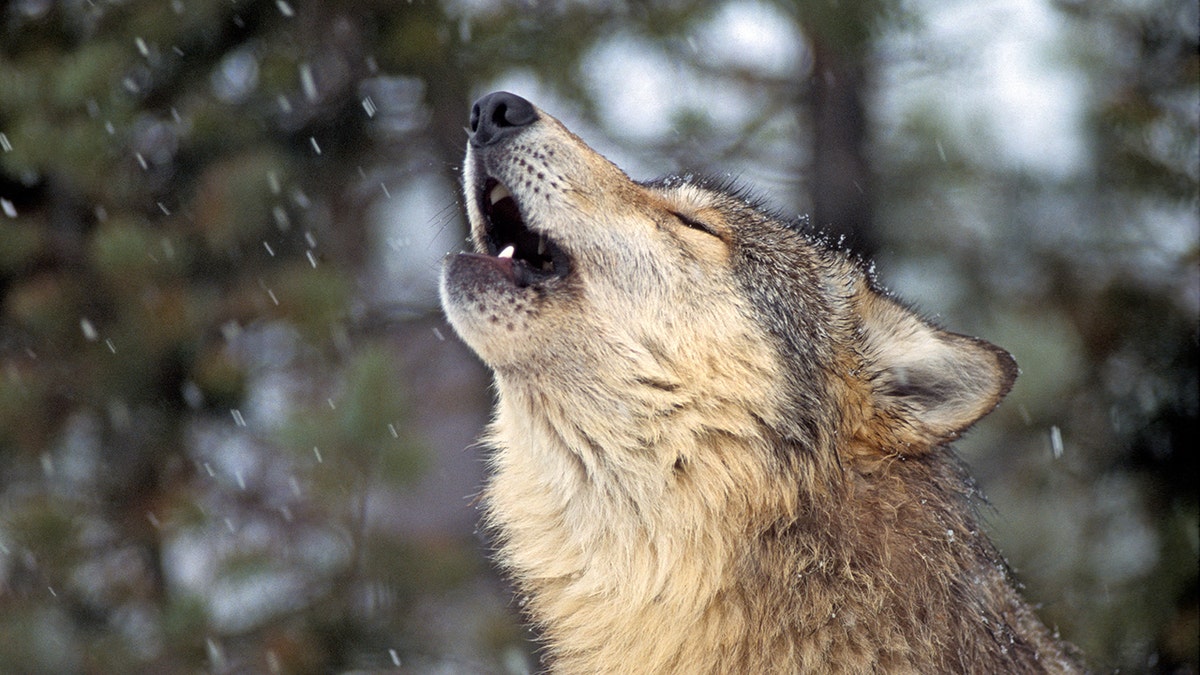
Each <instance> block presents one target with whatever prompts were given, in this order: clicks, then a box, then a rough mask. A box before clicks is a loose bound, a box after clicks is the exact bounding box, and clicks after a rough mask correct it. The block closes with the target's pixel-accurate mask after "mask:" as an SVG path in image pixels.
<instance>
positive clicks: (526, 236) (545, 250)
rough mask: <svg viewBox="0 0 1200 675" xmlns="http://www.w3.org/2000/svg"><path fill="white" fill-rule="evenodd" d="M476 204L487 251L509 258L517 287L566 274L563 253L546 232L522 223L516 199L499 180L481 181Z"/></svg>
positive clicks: (566, 260) (566, 261) (568, 268)
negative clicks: (482, 184)
mask: <svg viewBox="0 0 1200 675" xmlns="http://www.w3.org/2000/svg"><path fill="white" fill-rule="evenodd" d="M480 204H482V206H483V209H482V210H483V216H484V242H485V243H486V245H487V252H488V254H489V255H494V256H496V257H498V258H502V259H510V260H512V277H513V281H515V282H516V284H517V285H518V286H529V285H532V284H536V283H539V282H543V281H547V280H549V279H553V278H556V277H564V276H566V275H567V272H568V271H570V259H569V258H568V257H567V254H566V253H565V252H564V251H563V250H562V249H561V248H560V247H559V246H558V245H557V244H556V243H554V241H553V240H551V239H549V238H548V237H546V235H544V234H540V233H538V232H535V231H533V230H531V229H530V228H529V226H528V225H526V223H525V220H524V218H522V217H521V209H520V208H519V206H518V205H517V201H516V199H514V198H513V195H512V192H510V191H509V189H508V188H507V187H505V185H504V184H503V183H501V182H500V181H498V180H496V179H494V178H488V179H487V180H486V181H484V186H483V192H482V194H481V195H480Z"/></svg>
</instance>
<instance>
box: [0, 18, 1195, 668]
mask: <svg viewBox="0 0 1200 675" xmlns="http://www.w3.org/2000/svg"><path fill="white" fill-rule="evenodd" d="M1198 21H1200V19H1198V17H1197V4H1196V2H1195V1H1194V0H997V1H994V2H984V1H982V0H977V1H966V0H963V1H953V2H952V1H949V0H863V1H861V2H836V1H835V0H798V1H796V2H785V1H783V0H777V1H772V0H745V1H741V0H734V1H730V2H709V1H702V0H699V1H695V2H683V1H675V2H656V3H635V2H627V3H626V2H611V3H610V2H589V1H587V0H575V1H570V0H561V1H558V2H551V1H546V2H533V1H525V2H518V1H510V0H445V1H443V2H433V1H428V2H426V1H421V0H414V1H411V2H392V1H389V0H325V1H316V0H169V1H167V0H87V1H84V0H0V672H5V673H50V672H54V673H195V672H211V673H259V672H263V673H337V672H351V671H356V672H361V671H398V672H407V673H521V672H527V671H529V670H530V669H534V668H536V662H537V659H536V650H535V648H533V647H531V645H530V643H529V642H528V640H529V634H528V633H527V632H526V631H525V630H524V629H523V628H522V627H521V626H520V622H519V620H518V618H517V615H516V608H515V607H514V604H513V602H512V601H511V600H510V597H509V595H508V592H507V591H506V589H505V587H504V585H503V582H502V581H501V580H498V579H497V578H496V577H495V576H494V574H493V572H492V571H490V568H489V566H488V563H487V560H486V544H485V543H484V542H482V541H481V540H480V538H479V537H478V536H477V534H476V533H475V530H474V523H475V517H476V516H475V512H474V509H473V506H472V505H471V502H470V499H471V495H472V494H473V493H474V492H475V490H476V488H477V486H478V485H479V484H480V481H481V480H482V475H483V468H482V459H481V453H482V451H481V450H480V449H479V448H477V447H475V446H473V445H472V439H473V438H474V437H475V435H476V434H477V433H478V431H479V429H480V428H481V427H482V425H483V424H484V423H485V421H486V418H487V414H488V413H487V409H488V406H489V403H490V400H489V396H490V394H489V390H488V377H487V374H486V373H485V371H484V370H483V368H482V367H481V366H480V365H479V363H478V362H477V361H476V360H475V359H474V358H473V357H472V356H471V355H470V354H469V353H468V352H467V351H466V350H465V349H464V348H463V347H462V346H461V345H460V344H459V343H458V342H457V341H456V340H455V339H454V337H453V335H452V332H451V331H450V330H449V328H448V327H447V326H446V324H445V323H444V321H443V319H442V318H441V316H440V312H439V310H438V308H437V300H436V291H435V278H436V274H437V270H438V266H439V261H440V258H441V256H442V255H443V254H445V253H446V252H447V251H450V250H456V249H458V248H460V247H461V246H462V245H463V237H464V234H465V228H464V223H463V218H462V214H461V208H460V199H459V196H458V193H457V180H458V179H457V175H458V171H459V162H460V161H461V156H462V151H463V146H464V143H465V138H466V137H465V133H464V131H463V127H464V125H465V124H466V121H467V115H468V110H469V106H470V103H471V102H472V100H473V99H474V98H475V97H477V96H479V95H481V94H483V93H486V92H488V91H491V90H493V89H501V88H502V89H508V90H511V91H514V92H516V93H519V94H521V95H523V96H525V97H527V98H529V99H531V100H533V101H534V102H535V103H537V104H538V105H539V106H541V107H543V108H545V109H546V110H548V111H550V112H552V113H553V114H555V115H557V116H559V117H560V118H561V119H563V120H564V121H565V122H566V123H567V124H568V125H569V126H571V127H572V128H573V129H575V130H576V131H577V132H578V133H580V135H582V136H583V137H584V138H585V139H587V140H588V141H589V142H591V143H592V144H593V145H594V146H595V147H597V148H598V149H600V150H601V151H602V152H604V153H606V154H607V155H608V156H609V157H610V158H612V159H613V160H614V161H616V162H617V163H618V164H620V165H621V166H623V167H624V168H626V169H627V170H628V171H629V172H630V173H631V175H633V176H634V177H637V178H652V177H655V176H658V175H662V174H665V173H670V172H697V173H709V174H719V175H726V174H729V175H732V176H734V177H736V178H738V179H739V180H741V181H742V182H744V183H747V184H749V185H752V186H754V187H755V188H756V189H757V191H758V192H759V193H760V194H762V195H763V196H764V197H765V198H766V199H767V200H768V202H770V203H772V204H774V205H775V206H777V207H779V208H781V209H783V210H784V211H785V212H792V213H796V214H797V215H800V214H803V215H804V217H807V218H809V219H810V220H811V221H812V222H813V223H814V224H816V225H818V226H820V227H822V228H826V229H829V230H831V231H832V232H833V233H835V234H836V235H838V236H844V237H845V241H846V242H847V245H848V246H853V247H854V248H856V249H858V250H860V251H863V252H865V253H867V254H869V255H871V256H872V257H873V258H874V259H875V260H876V261H877V269H878V272H879V275H880V278H881V279H882V280H883V282H884V283H885V284H887V285H888V286H889V287H891V288H892V289H893V290H895V291H896V292H897V293H899V294H900V295H901V296H903V297H906V298H907V299H909V300H911V301H913V302H915V304H917V306H919V307H920V308H922V309H923V310H925V311H927V312H930V313H932V314H934V315H935V316H936V317H937V318H938V319H939V320H941V321H942V322H943V323H944V324H946V325H947V326H949V327H951V328H952V329H954V330H957V331H962V332H971V333H974V334H979V335H982V336H986V337H987V339H989V340H991V341H993V342H995V343H997V344H999V345H1002V346H1004V347H1005V348H1007V349H1008V350H1010V351H1011V352H1012V353H1013V354H1014V355H1015V356H1016V358H1017V360H1018V362H1019V363H1020V364H1021V367H1022V376H1021V378H1020V380H1019V381H1018V383H1017V386H1016V389H1015V390H1014V391H1013V393H1012V395H1011V396H1010V397H1009V398H1008V399H1007V402H1006V403H1005V404H1004V405H1003V406H1001V408H1000V409H999V410H997V412H996V413H994V414H993V415H992V416H991V417H989V418H988V419H987V420H985V422H984V423H982V424H981V425H979V427H977V428H976V430H975V431H974V432H973V434H971V435H970V436H968V437H967V438H966V439H965V440H964V441H963V442H962V443H961V444H960V446H959V449H960V451H961V452H962V454H963V455H964V456H965V457H966V458H967V460H968V462H969V463H970V464H971V466H972V467H973V469H974V471H975V473H976V475H977V476H978V477H979V479H980V480H981V482H982V485H983V487H984V490H985V491H986V492H987V493H988V494H989V496H990V498H991V501H992V503H993V505H994V506H995V507H996V509H995V512H994V513H991V514H989V515H988V520H989V521H990V525H991V529H992V531H993V532H994V534H995V535H996V537H997V539H998V541H999V543H1000V546H1001V548H1002V550H1004V552H1005V553H1006V555H1007V556H1008V558H1009V560H1010V562H1011V563H1012V565H1013V566H1014V568H1015V569H1016V570H1017V573H1018V575H1019V578H1020V579H1021V580H1022V581H1023V582H1024V583H1025V584H1026V587H1027V593H1028V595H1029V596H1030V597H1031V598H1032V599H1033V600H1034V601H1035V602H1037V603H1038V604H1039V605H1040V607H1041V614H1042V616H1043V617H1044V618H1045V619H1046V621H1047V622H1049V623H1051V624H1052V625H1055V626H1057V627H1058V628H1059V629H1060V630H1061V632H1062V634H1063V635H1064V636H1065V637H1066V638H1068V639H1070V640H1072V641H1074V642H1076V643H1077V644H1079V645H1080V646H1081V647H1082V648H1083V649H1084V650H1085V651H1086V652H1087V653H1088V654H1089V656H1090V659H1091V661H1092V664H1093V666H1095V667H1096V668H1097V670H1099V671H1101V672H1111V671H1113V670H1115V669H1120V670H1121V671H1122V672H1162V673H1195V672H1197V669H1198V657H1197V649H1198V647H1197V642H1198V637H1197V636H1198V635H1200V620H1198V615H1197V568H1198V566H1200V562H1198V560H1200V553H1198V551H1200V530H1198V527H1200V526H1198V520H1200V518H1198V508H1200V507H1198V504H1197V485H1198V482H1197V470H1196V466H1197V452H1196V441H1197V438H1196V436H1197V434H1196V417H1197V349H1198V348H1197V329H1198V325H1197V324H1198V306H1200V265H1198V263H1200V259H1198V244H1197V239H1198V236H1200V224H1198V215H1197V209H1198V207H1200V204H1198V196H1200V192H1198V178H1200V136H1198V126H1200V60H1198V57H1197V55H1198V44H1197V43H1198V40H1197V37H1198Z"/></svg>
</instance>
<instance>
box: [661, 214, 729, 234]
mask: <svg viewBox="0 0 1200 675" xmlns="http://www.w3.org/2000/svg"><path fill="white" fill-rule="evenodd" d="M671 215H673V216H675V217H676V218H678V219H679V222H681V223H683V224H684V225H686V226H688V227H689V228H691V229H693V230H698V231H700V232H703V233H705V234H707V235H711V236H714V237H717V238H720V236H721V235H719V234H717V231H716V230H714V229H713V228H712V227H710V226H709V225H708V224H706V223H702V222H700V221H699V220H696V219H695V218H690V217H688V216H685V215H683V214H682V213H679V212H676V211H672V212H671Z"/></svg>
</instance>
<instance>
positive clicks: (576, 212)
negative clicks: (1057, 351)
mask: <svg viewBox="0 0 1200 675" xmlns="http://www.w3.org/2000/svg"><path fill="white" fill-rule="evenodd" d="M470 132H471V136H470V142H469V144H468V150H467V157H466V160H465V164H464V168H463V184H464V190H465V193H466V204H467V212H468V216H469V219H470V222H471V239H472V242H473V246H474V252H472V253H462V254H458V255H453V256H449V257H448V258H447V259H446V262H445V264H444V269H443V274H442V279H441V296H442V302H443V305H444V308H445V312H446V315H447V317H448V318H449V320H450V322H451V324H452V325H453V326H454V328H455V330H456V331H457V332H458V334H459V335H460V336H461V337H462V339H463V340H464V341H465V342H466V343H467V344H468V345H469V346H470V347H471V348H472V349H474V351H475V352H476V353H477V354H478V355H479V356H480V358H482V359H483V361H484V362H485V363H486V364H487V365H488V366H489V367H490V368H491V369H492V371H493V372H494V376H495V386H496V394H497V402H496V411H495V416H494V420H493V422H492V424H491V426H490V428H489V430H488V432H487V434H486V439H485V440H486V442H487V444H488V445H489V446H490V448H491V454H490V463H491V469H492V471H491V477H490V479H489V482H488V484H487V486H486V487H485V490H484V494H483V502H482V503H483V511H484V520H485V524H486V526H487V527H488V528H489V530H490V531H491V532H492V533H493V536H494V538H495V542H496V546H497V552H496V557H497V561H498V563H499V565H500V566H501V567H502V568H503V570H504V571H505V572H506V573H507V574H508V575H509V576H510V577H511V578H512V580H513V582H514V584H515V586H516V588H517V589H518V592H519V593H520V594H521V595H522V596H523V598H524V600H525V602H524V607H525V611H526V612H527V615H528V618H529V620H530V621H532V622H533V623H534V624H535V625H536V626H537V628H538V629H539V632H540V635H541V638H542V641H543V643H544V651H543V654H544V661H545V665H546V667H547V669H548V670H549V671H551V672H554V673H580V674H582V673H800V672H820V673H839V672H846V673H863V672H878V673H883V672H886V673H905V672H910V673H935V672H946V673H950V672H955V673H961V672H980V673H999V672H1074V671H1077V670H1079V669H1080V666H1079V664H1078V661H1077V657H1076V655H1075V654H1074V650H1073V649H1072V648H1071V647H1070V646H1069V645H1066V644H1065V643H1062V642H1060V641H1059V640H1058V638H1057V636H1056V635H1054V634H1053V633H1052V632H1051V631H1050V630H1048V629H1047V628H1046V627H1045V626H1044V625H1043V624H1042V623H1041V622H1040V621H1039V619H1038V618H1037V617H1036V616H1035V615H1034V612H1033V611H1032V609H1031V608H1030V607H1029V605H1028V604H1026V602H1025V601H1024V600H1023V599H1022V598H1021V597H1020V595H1019V594H1018V592H1017V591H1016V590H1015V587H1014V583H1013V581H1012V580H1011V579H1010V575H1009V573H1008V570H1007V568H1006V566H1005V564H1004V562H1003V559H1002V558H1001V556H1000V554H999V553H998V552H997V551H996V549H995V548H994V546H993V545H992V544H991V542H990V541H989V540H988V539H987V537H986V536H985V535H984V534H983V533H982V532H981V531H980V526H979V524H978V522H977V519H976V515H975V510H974V502H975V501H976V499H977V497H976V490H975V488H974V486H973V483H972V482H971V480H970V479H969V477H968V476H967V475H966V474H965V472H964V471H963V469H962V467H961V465H960V463H959V462H958V461H957V460H956V459H955V457H954V455H953V453H952V451H951V450H950V449H949V448H948V447H947V445H946V444H947V443H949V442H950V441H952V440H953V439H955V438H956V437H958V436H959V434H961V433H962V432H963V431H964V430H965V429H966V428H967V427H969V426H970V425H971V424H973V423H974V422H975V421H976V420H978V419H979V418H980V417H982V416H983V415H985V414H987V413H988V412H990V411H991V410H992V409H993V408H994V407H995V406H996V405H997V404H998V403H999V402H1000V399H1001V398H1002V397H1003V396H1004V395H1005V394H1006V393H1007V392H1008V390H1009V388H1010V387H1011V386H1012V383H1013V380H1014V379H1015V378H1016V374H1017V368H1016V364H1015V363H1014V361H1013V360H1012V358H1011V357H1010V356H1009V355H1008V353H1006V352H1005V351H1003V350H1001V349H999V348H997V347H995V346H993V345H990V344H988V343H987V342H984V341H982V340H978V339H975V338H971V337H966V336H963V335H958V334H954V333H950V332H947V331H945V330H942V329H941V328H939V327H937V326H935V325H933V324H931V323H930V322H928V321H926V320H924V319H923V318H921V317H920V316H918V315H917V314H915V313H914V312H913V311H911V310H910V309H908V308H907V307H905V306H904V305H903V304H901V303H899V302H898V301H896V300H895V299H893V298H892V297H891V296H889V295H888V294H886V293H884V292H882V291H881V290H880V289H879V288H877V287H876V285H875V283H874V282H873V280H872V278H871V276H870V275H869V274H868V273H866V272H865V271H864V269H863V267H862V265H861V263H859V262H858V261H856V260H855V259H853V258H852V257H850V256H848V255H847V254H846V253H844V252H843V251H840V250H838V249H837V248H835V247H831V246H829V245H827V244H825V243H823V242H822V241H821V240H820V239H819V238H818V237H814V236H812V235H810V234H808V233H805V232H804V231H802V230H800V229H798V228H796V227H795V226H794V225H792V224H790V223H788V222H785V221H784V220H781V219H780V218H778V217H776V216H775V215H774V214H772V213H770V212H769V211H767V210H765V209H763V208H761V207H759V206H758V205H756V204H755V203H753V202H752V201H750V200H748V199H746V198H745V197H744V196H743V195H742V194H740V193H738V192H737V191H731V190H729V189H727V188H726V187H725V186H722V185H719V184H713V183H706V182H703V181H700V182H697V181H689V180H682V179H676V178H672V179H664V180H660V181H656V182H649V183H639V182H635V181H633V180H631V179H630V178H629V177H628V176H626V175H625V174H624V173H623V172H622V171H621V170H620V169H618V168H617V167H616V166H615V165H613V164H612V163H611V162H609V161H608V160H606V159H605V158H604V157H602V156H601V155H600V154H598V153H597V152H595V151H594V150H592V149H591V148H589V147H588V146H587V145H586V144H585V143H584V142H583V141H582V140H580V139H579V138H578V137H576V136H575V135H574V134H572V133H571V132H570V131H568V130H567V129H566V128H565V127H564V126H563V125H562V124H561V123H559V122H558V121H557V120H555V119H554V118H552V117H550V116H549V115H547V114H546V113H544V112H542V111H541V110H539V109H537V108H536V107H534V106H533V105H532V104H531V103H529V102H528V101H525V100H524V99H522V98H519V97H517V96H515V95H512V94H508V93H504V92H498V93H495V94H490V95H488V96H486V97H484V98H482V99H480V100H479V101H478V102H477V103H476V104H475V106H474V108H473V110H472V113H471V126H470Z"/></svg>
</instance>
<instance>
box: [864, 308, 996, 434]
mask: <svg viewBox="0 0 1200 675" xmlns="http://www.w3.org/2000/svg"><path fill="white" fill-rule="evenodd" d="M859 296H860V299H861V302H860V303H859V320H860V322H861V323H860V324H859V325H860V328H861V332H860V339H861V340H862V343H861V344H860V350H861V351H860V353H861V356H862V358H863V364H864V366H865V374H866V375H867V378H868V384H869V387H870V393H871V397H872V399H873V403H874V405H873V407H874V409H875V411H876V418H875V420H874V424H876V425H879V424H882V425H885V426H887V427H890V428H888V429H886V430H885V429H877V430H876V431H877V432H884V433H882V434H880V436H882V437H892V438H894V439H895V440H896V441H897V442H898V445H899V446H900V447H897V448H888V449H885V450H890V451H899V452H909V451H920V450H921V449H924V448H928V447H933V446H936V445H940V444H943V443H946V442H949V441H952V440H954V439H955V438H957V437H958V436H959V435H961V434H962V433H963V432H964V431H965V430H966V429H967V428H968V427H970V426H971V425H972V424H974V423H975V422H976V421H978V420H979V418H981V417H983V416H984V415H986V414H988V413H989V412H991V411H992V410H993V409H994V408H995V407H996V406H997V405H999V403H1000V400H1001V399H1003V398H1004V395H1005V394H1007V393H1008V391H1009V390H1010V389H1011V388H1012V385H1013V382H1014V381H1015V380H1016V379H1017V372H1018V370H1017V362H1016V361H1015V360H1013V357H1012V356H1011V355H1010V354H1009V353H1008V352H1006V351H1004V350H1003V349H1000V348H999V347H997V346H995V345H993V344H990V343H988V342H985V341H983V340H980V339H978V338H973V337H968V336H966V335H959V334H957V333H950V332H948V331H945V330H942V329H940V328H938V327H937V326H935V325H933V324H932V323H930V322H928V321H926V320H924V319H922V318H921V317H920V316H918V315H917V313H916V312H914V311H912V310H911V309H909V308H907V307H905V306H903V305H901V304H900V303H898V302H896V301H895V300H892V299H891V298H888V297H887V296H885V295H882V294H880V293H879V292H877V291H875V290H874V289H870V290H868V291H867V292H866V293H862V294H859ZM881 449H884V448H881Z"/></svg>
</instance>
